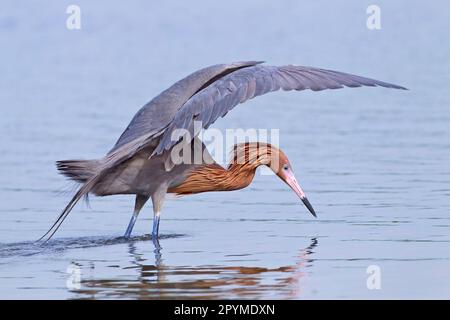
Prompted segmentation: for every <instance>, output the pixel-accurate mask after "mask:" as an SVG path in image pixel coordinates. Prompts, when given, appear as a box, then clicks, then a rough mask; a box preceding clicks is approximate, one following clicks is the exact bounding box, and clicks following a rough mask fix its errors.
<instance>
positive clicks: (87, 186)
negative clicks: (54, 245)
mask: <svg viewBox="0 0 450 320" xmlns="http://www.w3.org/2000/svg"><path fill="white" fill-rule="evenodd" d="M100 177H101V175H100V174H95V175H94V176H93V177H91V178H90V179H89V180H87V181H86V182H85V183H84V184H83V185H82V186H81V188H80V189H78V191H77V193H76V194H75V195H74V196H73V198H72V200H70V202H69V203H68V204H67V206H66V207H65V208H64V210H63V211H62V212H61V214H60V215H59V216H58V218H57V219H56V221H55V222H54V223H53V225H52V226H51V227H50V229H49V230H48V231H47V232H46V233H45V234H44V235H43V236H42V237H40V238H39V240H38V241H42V240H44V239H45V241H48V240H50V238H51V237H52V236H53V235H54V234H55V232H56V231H57V230H58V229H59V227H60V226H61V224H62V223H63V222H64V220H65V219H66V218H67V216H68V215H69V213H70V211H72V209H73V207H74V206H75V205H76V204H77V202H78V201H79V200H80V199H81V198H82V197H83V196H87V195H88V193H89V192H90V191H91V190H92V188H94V187H95V185H96V183H97V182H98V181H99V179H100Z"/></svg>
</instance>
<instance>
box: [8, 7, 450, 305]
mask: <svg viewBox="0 0 450 320" xmlns="http://www.w3.org/2000/svg"><path fill="white" fill-rule="evenodd" d="M43 3H45V6H43ZM377 3H378V5H379V6H380V7H381V10H382V29H381V30H378V31H369V30H368V29H367V28H366V25H365V21H366V17H367V15H366V13H365V11H366V8H367V6H368V5H369V4H371V3H370V2H367V3H366V2H365V1H345V2H340V3H339V4H338V3H334V2H329V1H315V2H314V3H313V2H303V3H302V2H300V1H286V2H285V3H280V2H267V3H264V2H261V1H249V2H246V3H245V4H243V3H241V2H235V1H226V2H223V3H212V2H205V3H203V4H200V3H197V4H189V3H188V2H186V3H177V2H175V1H165V2H164V3H153V4H151V3H148V2H144V1H136V2H131V3H127V4H126V5H125V4H123V3H121V2H110V1H109V2H108V5H107V6H106V5H105V4H104V3H103V4H102V3H100V2H96V3H92V2H90V1H78V4H79V5H80V7H81V9H82V29H81V30H78V31H69V30H67V29H66V28H65V19H66V17H67V15H66V14H65V9H66V7H67V5H68V4H70V3H69V2H67V3H65V2H62V3H56V2H51V1H44V2H42V1H41V2H39V4H37V3H36V4H30V5H29V6H28V7H27V9H26V10H25V9H24V8H21V7H17V4H16V2H15V1H4V2H2V5H1V7H2V11H1V12H0V47H1V48H2V50H0V58H1V59H0V68H1V71H0V88H1V89H0V108H1V110H2V113H1V117H0V136H1V137H2V139H1V142H0V151H1V154H2V156H1V157H0V197H1V198H0V298H3V299H6V298H8V299H9V298H27V299H31V298H38V299H42V298H54V299H91V298H123V299H133V298H149V299H173V298H188V299H196V298H210V299H213V298H245V299H248V298H275V299H315V298H343V299H351V298H364V299H379V298H450V276H449V275H448V270H449V269H450V250H449V249H450V215H449V209H450V171H449V158H450V126H449V122H450V112H449V107H450V98H449V95H448V83H450V64H449V62H448V57H449V56H450V46H449V45H448V41H447V36H448V35H446V34H445V30H448V28H449V25H450V10H445V9H444V8H448V3H447V2H446V1H433V2H432V3H427V6H426V7H425V6H423V5H421V2H418V1H417V2H411V1H396V2H395V3H393V2H392V1H378V2H377ZM236 7H239V8H240V10H235V8H236ZM430 17H433V18H432V19H431V18H430ZM244 59H255V60H259V59H262V60H267V61H268V62H269V63H271V64H287V63H293V64H303V65H314V66H319V67H326V68H330V69H336V70H342V71H347V72H353V73H357V74H361V75H366V76H371V77H374V78H377V79H380V80H384V81H389V82H393V83H397V84H400V85H404V86H406V87H408V88H409V89H410V91H407V92H403V91H397V90H388V89H381V88H363V89H344V90H337V91H326V92H315V93H314V92H300V93H298V92H295V93H292V92H290V93H285V92H280V93H274V94H271V95H268V96H265V97H261V98H257V99H255V100H252V101H250V102H248V103H246V105H242V106H238V107H237V108H236V110H234V111H232V112H230V114H228V115H227V117H226V118H225V119H221V120H220V121H218V122H217V123H216V124H215V127H216V128H219V129H221V130H225V129H227V128H244V129H245V128H279V129H280V146H281V148H282V149H283V150H284V151H285V153H286V154H287V155H288V157H289V159H290V161H291V163H292V165H293V167H294V170H295V172H296V174H297V178H298V180H299V181H300V183H301V185H302V187H303V189H304V190H305V191H306V193H307V195H308V198H309V200H310V201H311V203H312V204H313V206H314V208H315V209H316V211H317V213H318V218H317V219H314V218H313V217H312V216H311V215H310V214H309V213H308V212H307V210H306V208H304V207H303V205H302V204H301V202H299V201H298V199H297V198H296V197H295V195H294V194H293V193H292V192H291V191H290V190H288V188H287V187H286V186H285V185H284V184H283V183H282V182H281V181H279V180H278V179H277V178H276V177H274V176H265V175H258V176H257V177H256V179H255V181H254V182H253V184H252V185H251V186H250V187H249V188H247V189H245V190H240V191H236V192H227V193H212V194H203V195H196V196H191V197H185V198H180V199H176V200H173V199H170V200H168V201H167V203H166V204H165V206H164V211H163V215H162V221H161V227H160V232H161V234H162V236H161V239H160V245H161V247H162V249H161V250H156V249H155V246H154V243H153V241H152V239H151V236H149V235H148V233H149V232H150V231H151V224H152V213H151V206H150V205H148V206H147V207H146V208H145V209H144V210H143V212H142V213H141V215H140V217H139V220H138V222H137V224H136V227H135V230H134V235H135V236H134V237H133V238H132V239H131V240H128V241H127V240H125V239H123V238H121V235H122V233H123V232H124V231H125V228H126V226H127V223H128V220H129V218H130V216H131V211H132V206H133V202H134V200H133V198H132V197H129V196H114V197H106V198H95V197H92V198H91V201H90V207H87V206H85V205H84V204H82V203H80V204H79V205H78V206H77V207H76V208H75V210H74V211H73V212H72V214H71V215H70V216H69V218H68V219H67V220H66V222H65V223H64V224H63V226H62V228H61V229H60V231H59V232H58V233H57V234H56V236H55V238H54V239H52V240H51V241H49V242H48V243H45V244H42V243H35V242H34V241H35V240H36V239H38V238H39V237H40V236H41V235H42V234H43V233H44V232H45V231H46V229H47V228H48V227H49V226H50V225H51V223H52V222H53V220H54V219H55V217H56V216H57V214H58V212H59V211H60V210H61V209H62V208H63V207H64V206H65V204H66V203H67V201H68V200H69V199H70V195H71V193H72V191H73V190H75V189H74V188H73V186H72V184H70V183H68V182H67V181H66V180H64V178H62V177H61V176H59V175H58V174H57V173H56V170H55V168H54V161H55V160H59V159H68V158H79V157H80V158H96V157H100V156H102V155H103V154H105V152H107V151H108V150H109V149H110V147H111V146H112V145H113V144H114V142H115V140H116V139H117V138H118V136H119V135H120V133H121V132H122V130H123V129H124V128H125V127H126V125H127V123H128V121H129V120H130V119H131V117H132V116H133V114H134V113H135V112H136V111H137V110H138V109H139V108H140V106H142V105H143V104H144V103H146V102H147V101H148V100H149V99H150V98H152V97H153V96H154V95H156V94H158V93H159V92H160V91H162V90H163V89H165V88H166V87H167V86H169V85H170V84H172V83H173V82H174V81H176V80H178V79H179V78H181V77H183V76H185V75H186V74H188V73H190V72H192V71H194V70H196V69H197V68H200V67H203V66H205V65H210V64H214V63H218V62H228V61H235V60H244ZM373 265H375V266H378V267H379V270H380V272H381V288H380V289H378V290H369V289H368V287H367V284H366V282H367V279H368V277H369V275H368V274H367V272H366V270H367V268H368V267H369V266H373ZM78 272H79V273H78ZM78 275H79V277H78ZM77 279H79V280H80V281H79V282H78V280H77Z"/></svg>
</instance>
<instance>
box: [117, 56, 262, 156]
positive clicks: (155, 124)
mask: <svg viewBox="0 0 450 320" xmlns="http://www.w3.org/2000/svg"><path fill="white" fill-rule="evenodd" d="M261 62H262V61H244V62H235V63H230V64H217V65H214V66H210V67H207V68H204V69H201V70H198V71H196V72H194V73H192V74H191V75H189V76H187V77H186V78H184V79H182V80H180V81H178V82H176V83H175V84H174V85H172V86H171V87H170V88H168V89H167V90H165V91H163V92H162V93H161V94H160V95H158V96H157V97H155V98H154V99H153V100H151V101H150V102H149V103H147V104H146V105H144V106H143V107H142V108H141V109H140V110H139V111H138V112H137V113H136V115H135V116H134V117H133V119H132V120H131V122H130V124H129V125H128V127H127V128H126V129H125V131H124V132H123V133H122V135H121V136H120V138H119V139H118V141H117V142H116V144H115V145H114V147H113V148H112V150H111V151H110V152H109V153H112V152H114V151H116V150H117V149H118V148H120V147H122V146H123V145H125V144H127V143H129V142H131V141H133V140H135V139H138V138H141V137H142V136H144V135H149V136H151V135H152V134H154V133H156V132H158V131H160V130H162V129H163V128H164V127H166V126H167V125H168V124H169V123H170V121H171V120H172V119H173V117H174V115H175V114H176V112H177V111H178V109H179V108H180V107H181V106H182V105H183V104H184V103H185V102H186V101H188V100H189V98H191V97H192V96H193V95H195V93H196V92H198V91H200V90H201V89H203V88H204V87H206V86H208V85H209V83H210V82H213V81H215V80H216V79H218V78H220V77H221V76H223V75H226V74H228V73H230V72H233V71H235V70H238V69H241V68H245V67H249V66H254V65H256V64H258V63H261Z"/></svg>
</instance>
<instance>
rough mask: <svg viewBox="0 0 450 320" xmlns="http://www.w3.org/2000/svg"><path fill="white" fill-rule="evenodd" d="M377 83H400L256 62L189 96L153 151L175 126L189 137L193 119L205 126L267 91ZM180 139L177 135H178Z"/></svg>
mask: <svg viewBox="0 0 450 320" xmlns="http://www.w3.org/2000/svg"><path fill="white" fill-rule="evenodd" d="M361 86H371V87H374V86H380V87H386V88H395V89H406V88H404V87H401V86H398V85H395V84H391V83H387V82H382V81H378V80H374V79H369V78H365V77H360V76H356V75H352V74H348V73H343V72H338V71H332V70H325V69H319V68H312V67H302V66H282V67H274V66H262V65H256V66H252V67H248V68H244V69H240V70H237V71H234V72H233V73H230V74H228V75H226V76H224V77H222V78H220V79H218V80H217V81H215V82H214V83H212V84H210V85H209V86H208V87H206V88H204V89H203V90H201V91H199V92H197V93H196V94H195V95H194V96H192V97H191V98H190V99H189V100H188V101H187V102H186V103H185V104H184V105H183V106H182V107H181V108H180V109H179V110H178V112H177V113H176V115H175V117H174V118H173V120H172V121H171V122H170V124H169V125H168V126H167V127H166V128H164V129H163V130H162V131H161V134H162V137H161V139H160V141H159V144H158V146H157V147H156V149H155V150H154V152H153V154H161V153H162V152H164V150H169V149H170V148H171V147H172V146H173V145H175V144H176V143H177V142H178V141H179V139H178V140H177V139H175V140H173V138H172V135H173V133H174V131H175V130H177V129H186V130H188V131H189V132H190V133H191V134H192V137H193V136H195V134H197V133H198V132H193V127H194V126H193V122H194V120H197V121H201V122H202V127H203V128H208V127H209V126H210V125H211V124H212V123H214V121H216V120H217V119H218V118H219V117H223V116H224V115H226V114H227V112H228V111H230V110H231V109H232V108H234V107H235V106H236V105H238V104H239V103H243V102H245V101H246V100H248V99H251V98H254V97H256V96H260V95H263V94H266V93H268V92H271V91H277V90H279V89H283V90H286V91H288V90H299V91H300V90H307V89H310V90H313V91H320V90H325V89H339V88H343V87H351V88H354V87H361ZM180 139H181V137H180Z"/></svg>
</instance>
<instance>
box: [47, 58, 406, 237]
mask: <svg viewBox="0 0 450 320" xmlns="http://www.w3.org/2000/svg"><path fill="white" fill-rule="evenodd" d="M260 63H261V62H257V61H248V62H236V63H231V64H218V65H214V66H210V67H207V68H204V69H201V70H199V71H196V72H194V73H193V74H191V75H189V76H187V77H186V78H184V79H182V80H180V81H178V82H176V83H175V84H174V85H172V86H171V87H170V88H168V89H167V90H165V91H163V92H162V93H161V94H160V95H158V96H157V97H155V98H154V99H153V100H151V101H150V102H149V103H147V104H146V105H145V106H144V107H142V108H141V109H140V110H139V111H138V112H137V113H136V115H135V116H134V117H133V119H132V120H131V122H130V124H129V125H128V127H127V128H126V129H125V131H124V132H123V133H122V135H121V136H120V138H119V139H118V141H117V142H116V144H115V145H114V147H113V148H112V149H111V150H110V151H109V153H108V154H107V155H106V156H105V157H104V158H101V159H98V160H91V161H89V160H87V161H82V160H67V161H59V162H58V168H59V169H60V171H61V172H62V173H63V174H65V175H67V176H69V177H70V178H72V179H74V180H76V181H78V182H81V183H83V185H82V186H81V187H80V189H79V190H78V192H77V193H76V194H75V196H74V197H73V199H72V200H71V201H70V202H69V204H68V205H67V206H66V208H65V209H64V210H63V212H62V213H61V214H60V216H59V217H58V219H57V221H56V222H55V223H54V224H53V226H52V227H51V228H50V230H49V231H48V232H47V233H46V234H45V235H44V237H45V236H47V235H49V238H50V237H51V236H52V235H53V234H54V232H56V230H57V229H58V228H59V226H60V225H61V223H62V221H63V220H64V219H65V217H66V216H67V215H68V213H69V212H70V211H71V210H72V208H73V207H74V205H75V204H76V203H77V202H78V201H79V199H80V198H81V197H83V196H85V195H87V194H88V193H94V194H96V195H99V196H105V195H113V194H135V195H136V196H137V198H136V206H135V214H134V215H133V218H132V221H131V222H130V226H129V228H128V230H127V235H128V236H129V234H130V232H131V230H132V227H133V224H134V221H135V220H136V217H137V214H138V213H139V210H140V209H141V208H142V206H143V205H144V204H145V202H146V201H147V199H149V198H151V199H152V201H153V208H154V212H155V219H157V221H158V222H159V213H160V211H161V207H162V203H163V201H164V197H165V195H166V192H167V189H168V188H169V187H171V186H175V185H177V184H179V183H181V182H182V181H183V179H184V178H185V177H186V175H187V173H188V172H189V171H190V170H192V167H193V166H195V165H189V164H181V165H172V166H169V169H167V166H166V164H167V161H168V159H167V158H168V154H169V153H170V150H171V149H172V148H173V147H174V145H175V144H176V143H177V142H178V140H175V141H174V140H172V133H173V132H174V131H175V130H176V129H186V130H188V131H189V132H191V137H195V136H196V134H198V132H194V126H193V123H194V120H197V121H201V123H202V127H203V128H208V127H209V126H210V125H211V124H212V123H214V121H216V120H217V119H218V118H219V117H223V116H225V115H226V114H227V112H229V111H230V110H231V109H232V108H233V107H235V106H236V105H237V104H239V103H243V102H245V101H246V100H248V99H251V98H253V97H256V96H259V95H263V94H266V93H268V92H271V91H276V90H280V89H282V90H286V91H288V90H298V91H300V90H307V89H310V90H313V91H320V90H325V89H338V88H343V87H361V86H381V87H387V88H396V89H405V88H403V87H400V86H397V85H394V84H390V83H386V82H382V81H378V80H374V79H369V78H364V77H360V76H356V75H351V74H346V73H342V72H337V71H331V70H325V69H319V68H312V67H302V66H291V65H290V66H281V67H276V66H265V65H261V64H260ZM200 145H201V147H202V148H204V146H203V145H202V144H200ZM192 147H194V146H192ZM154 231H155V227H154ZM156 231H157V227H156Z"/></svg>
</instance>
